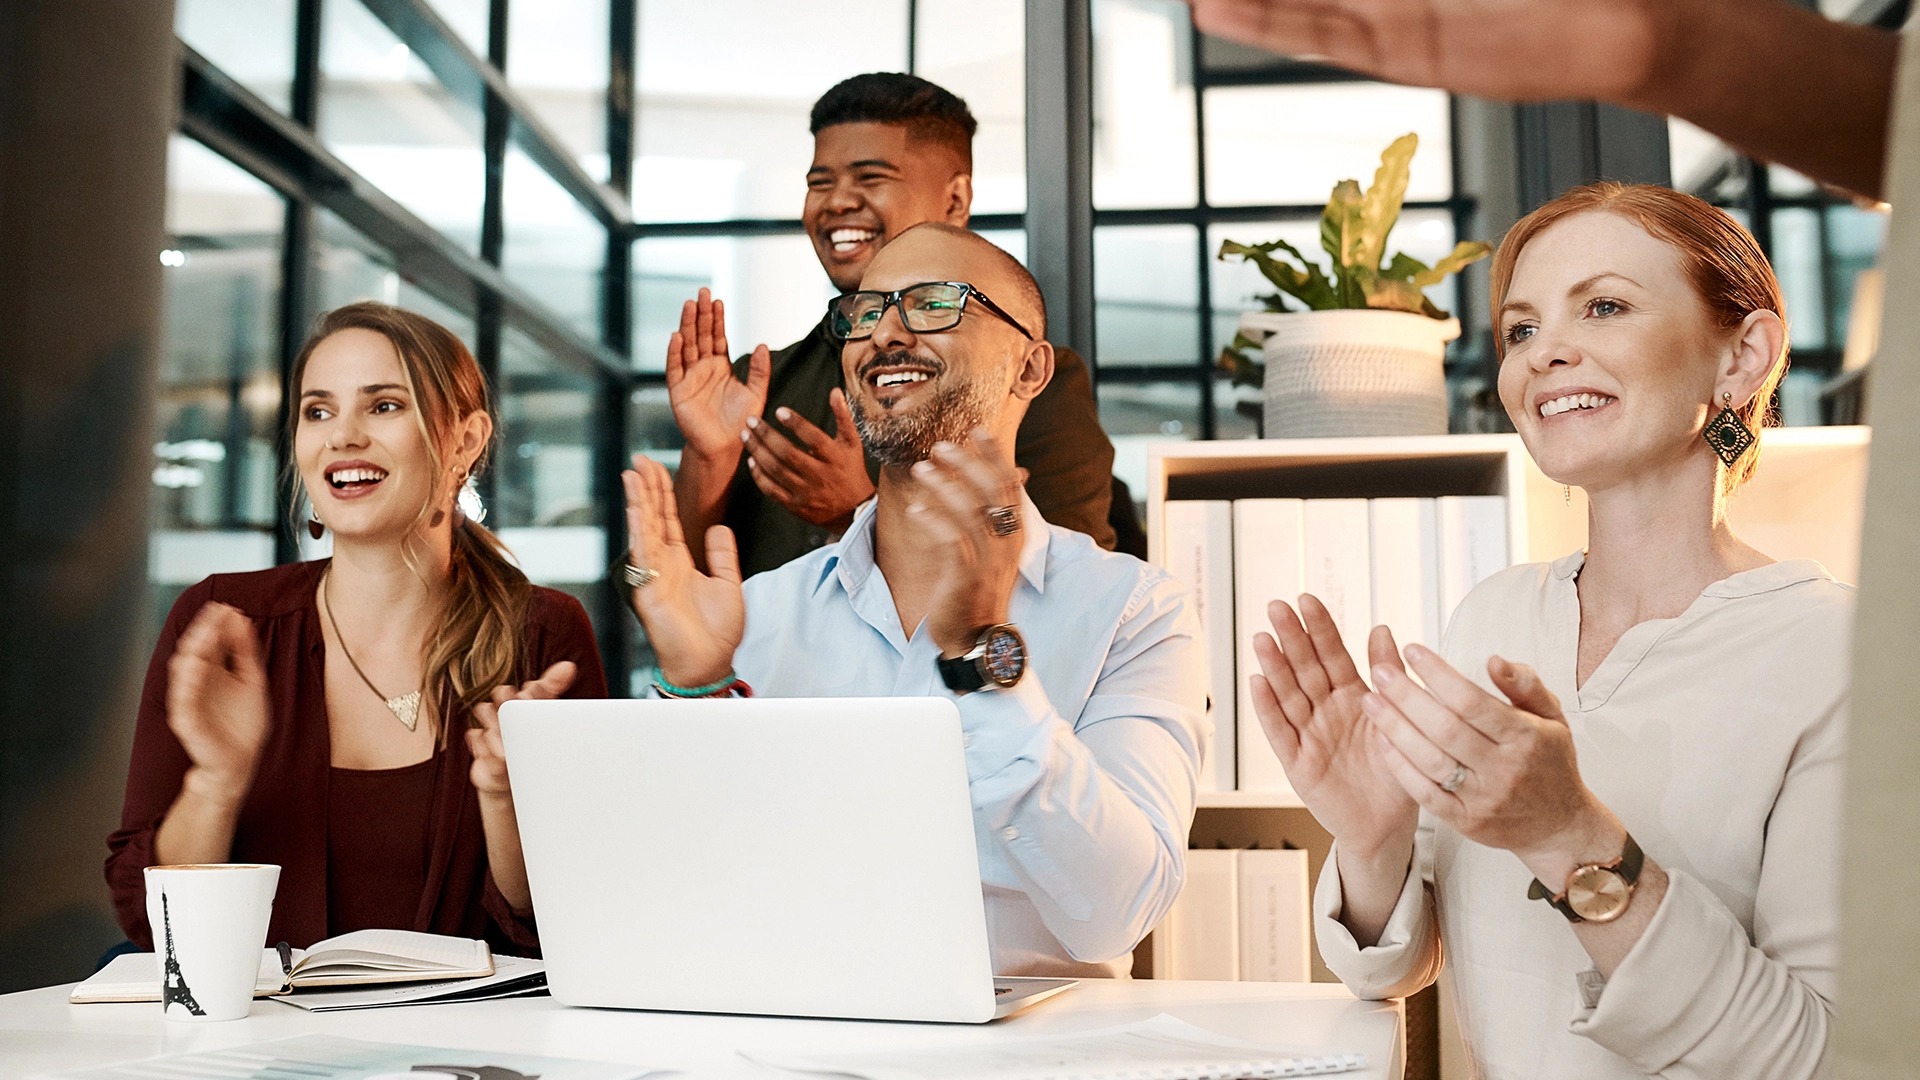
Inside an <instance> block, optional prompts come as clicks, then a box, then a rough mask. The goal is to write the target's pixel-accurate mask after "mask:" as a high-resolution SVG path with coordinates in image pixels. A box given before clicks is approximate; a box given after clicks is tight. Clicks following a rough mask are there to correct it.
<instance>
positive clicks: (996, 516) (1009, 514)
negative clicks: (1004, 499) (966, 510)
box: [981, 506, 1020, 536]
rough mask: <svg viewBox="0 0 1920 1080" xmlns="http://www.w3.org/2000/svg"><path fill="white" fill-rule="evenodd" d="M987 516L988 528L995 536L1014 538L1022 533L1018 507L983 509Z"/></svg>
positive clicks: (989, 507) (990, 507) (982, 511)
mask: <svg viewBox="0 0 1920 1080" xmlns="http://www.w3.org/2000/svg"><path fill="white" fill-rule="evenodd" d="M981 513H983V514H985V515H987V528H989V529H992V530H993V535H995V536H1012V535H1013V534H1014V533H1017V532H1019V531H1020V508H1019V507H1018V506H988V507H983V508H982V509H981Z"/></svg>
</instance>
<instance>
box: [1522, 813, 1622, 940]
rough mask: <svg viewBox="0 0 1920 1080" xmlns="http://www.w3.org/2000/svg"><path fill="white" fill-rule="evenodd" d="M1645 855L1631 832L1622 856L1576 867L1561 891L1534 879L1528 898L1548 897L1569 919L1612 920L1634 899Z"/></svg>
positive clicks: (1550, 902) (1593, 921)
mask: <svg viewBox="0 0 1920 1080" xmlns="http://www.w3.org/2000/svg"><path fill="white" fill-rule="evenodd" d="M1646 858H1647V857H1646V855H1644V854H1643V853H1642V852H1641V851H1640V845H1639V844H1636V843H1634V842H1633V834H1631V833H1629V834H1627V842H1626V845H1625V846H1624V847H1623V848H1621V851H1620V857H1619V858H1617V859H1614V860H1613V861H1612V862H1604V863H1588V864H1586V865H1585V866H1576V867H1574V868H1573V873H1571V874H1568V875H1567V887H1566V889H1564V890H1563V891H1561V892H1560V893H1558V894H1555V893H1550V892H1548V891H1547V887H1546V886H1545V885H1542V884H1540V879H1539V878H1534V879H1533V884H1532V885H1529V886H1527V899H1529V900H1545V901H1546V902H1547V903H1549V904H1552V905H1553V906H1554V907H1555V908H1556V909H1558V910H1559V912H1560V914H1562V915H1565V916H1566V917H1567V921H1568V922H1590V923H1606V922H1612V921H1613V920H1615V919H1617V918H1619V917H1620V916H1621V915H1623V914H1625V913H1626V910H1627V905H1628V904H1630V903H1632V902H1633V887H1634V885H1636V884H1638V883H1639V881H1640V867H1641V865H1642V864H1644V863H1645V862H1646Z"/></svg>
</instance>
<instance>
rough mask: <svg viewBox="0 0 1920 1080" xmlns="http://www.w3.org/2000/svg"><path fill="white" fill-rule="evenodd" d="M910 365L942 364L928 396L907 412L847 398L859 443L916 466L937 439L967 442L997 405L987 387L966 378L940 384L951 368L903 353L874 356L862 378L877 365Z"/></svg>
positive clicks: (877, 455)
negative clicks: (964, 380) (962, 380)
mask: <svg viewBox="0 0 1920 1080" xmlns="http://www.w3.org/2000/svg"><path fill="white" fill-rule="evenodd" d="M907 363H912V364H932V365H934V366H935V367H936V368H938V370H937V371H936V372H935V373H934V374H933V375H932V376H931V379H930V381H933V382H935V383H936V385H935V386H934V388H933V392H932V396H931V398H930V400H927V401H923V402H921V403H920V404H919V406H918V407H917V408H914V409H912V410H911V411H909V412H907V413H905V414H900V413H895V412H893V411H892V410H891V409H888V408H886V407H885V406H875V405H873V404H872V403H870V402H868V401H866V400H865V398H866V395H864V394H860V395H853V396H852V397H851V400H850V402H849V403H850V404H851V405H852V406H853V426H854V427H855V428H856V429H857V430H858V431H859V432H860V442H861V443H862V445H864V446H865V447H866V451H867V453H868V454H870V455H872V457H873V459H874V460H875V461H878V462H879V463H880V464H882V465H897V466H903V467H904V466H908V465H913V464H915V463H917V462H921V461H925V460H927V458H929V457H932V456H933V447H934V444H936V443H942V442H950V443H964V442H967V441H968V440H969V439H971V438H972V437H973V429H974V428H976V427H980V426H982V425H983V424H985V423H987V421H989V420H991V419H993V417H994V416H995V415H996V414H997V411H998V410H996V409H995V408H994V407H993V403H992V396H991V392H990V391H989V390H988V389H987V387H985V386H981V385H975V384H972V383H966V382H959V383H953V384H944V383H941V380H942V379H943V378H944V377H945V375H946V372H947V369H946V365H944V364H941V363H940V362H939V361H937V360H928V359H923V358H921V357H917V356H913V355H911V354H909V353H905V352H895V353H885V354H882V355H879V356H875V357H874V358H873V359H872V360H869V361H868V362H867V363H866V364H865V365H863V370H862V372H861V375H860V377H861V378H862V379H865V378H866V374H865V373H866V371H870V370H872V369H873V368H876V367H883V366H887V365H890V364H907ZM870 409H871V411H869V410H870Z"/></svg>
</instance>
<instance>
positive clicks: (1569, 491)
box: [1560, 484, 1573, 506]
mask: <svg viewBox="0 0 1920 1080" xmlns="http://www.w3.org/2000/svg"><path fill="white" fill-rule="evenodd" d="M1560 497H1561V498H1562V499H1565V500H1566V502H1567V505H1568V506H1572V505H1573V485H1572V484H1561V485H1560Z"/></svg>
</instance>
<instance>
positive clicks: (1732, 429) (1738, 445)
mask: <svg viewBox="0 0 1920 1080" xmlns="http://www.w3.org/2000/svg"><path fill="white" fill-rule="evenodd" d="M1720 400H1721V402H1722V404H1721V407H1720V415H1718V416H1716V417H1714V418H1713V420H1712V421H1711V422H1709V423H1708V424H1707V428H1706V430H1705V431H1703V432H1701V434H1702V435H1703V436H1704V437H1705V438H1706V440H1707V445H1708V446H1711V447H1713V452H1714V453H1715V454H1717V455H1719V457H1720V460H1721V461H1722V462H1724V463H1725V464H1726V465H1728V466H1729V467H1731V466H1732V465H1733V463H1734V462H1736V461H1739V460H1740V457H1741V455H1743V454H1745V453H1746V452H1747V450H1748V449H1749V448H1750V447H1752V446H1753V432H1752V431H1751V430H1749V429H1748V428H1747V425H1745V424H1743V423H1741V422H1740V414H1739V413H1736V412H1734V411H1733V395H1732V394H1724V393H1723V394H1721V395H1720Z"/></svg>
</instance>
